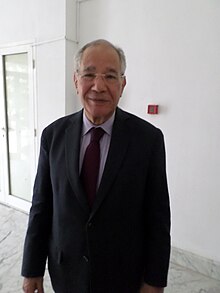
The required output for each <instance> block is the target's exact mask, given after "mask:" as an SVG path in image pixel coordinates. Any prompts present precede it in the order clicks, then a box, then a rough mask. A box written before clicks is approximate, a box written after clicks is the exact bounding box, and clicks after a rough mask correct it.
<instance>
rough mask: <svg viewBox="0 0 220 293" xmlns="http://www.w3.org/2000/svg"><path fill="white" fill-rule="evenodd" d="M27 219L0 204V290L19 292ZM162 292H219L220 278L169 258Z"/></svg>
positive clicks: (49, 291)
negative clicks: (177, 263) (173, 261)
mask: <svg viewBox="0 0 220 293" xmlns="http://www.w3.org/2000/svg"><path fill="white" fill-rule="evenodd" d="M27 220H28V218H27V215H26V214H25V213H22V212H20V211H17V210H15V209H13V208H10V207H7V206H4V205H1V204H0V293H15V292H16V293H18V292H22V289H21V286H22V278H21V276H20V268H21V257H22V247H23V240H24V234H25V231H26V226H27ZM44 282H45V293H52V292H53V291H52V289H51V287H50V281H49V277H48V274H46V277H45V281H44ZM103 293H104V292H103ZM165 293H220V280H214V279H211V278H208V277H206V276H204V275H201V274H199V273H196V272H193V271H190V270H187V269H186V268H184V267H180V266H178V265H175V264H174V263H172V262H171V264H170V271H169V283H168V287H167V288H166V290H165Z"/></svg>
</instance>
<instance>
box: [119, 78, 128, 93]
mask: <svg viewBox="0 0 220 293" xmlns="http://www.w3.org/2000/svg"><path fill="white" fill-rule="evenodd" d="M126 83H127V81H126V77H125V76H124V77H123V81H122V85H121V95H120V96H122V93H123V91H124V88H125V86H126Z"/></svg>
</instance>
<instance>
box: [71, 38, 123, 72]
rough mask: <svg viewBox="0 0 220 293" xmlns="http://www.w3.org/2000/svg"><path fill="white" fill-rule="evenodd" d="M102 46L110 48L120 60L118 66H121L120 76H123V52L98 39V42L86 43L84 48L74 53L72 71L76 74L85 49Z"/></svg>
mask: <svg viewBox="0 0 220 293" xmlns="http://www.w3.org/2000/svg"><path fill="white" fill-rule="evenodd" d="M102 44H104V45H108V46H109V47H112V48H113V49H114V50H115V51H116V52H117V54H118V56H119V60H120V65H121V74H124V73H125V70H126V58H125V54H124V51H123V50H122V49H121V48H119V47H117V46H115V45H113V44H112V43H110V42H109V41H106V40H104V39H98V40H95V41H92V42H90V43H87V44H86V45H85V46H83V47H82V48H81V49H80V50H79V51H78V52H77V53H76V55H75V56H74V70H75V71H76V72H77V71H78V70H79V68H80V63H81V61H82V56H83V53H84V51H85V50H86V49H87V48H89V47H95V46H98V45H102Z"/></svg>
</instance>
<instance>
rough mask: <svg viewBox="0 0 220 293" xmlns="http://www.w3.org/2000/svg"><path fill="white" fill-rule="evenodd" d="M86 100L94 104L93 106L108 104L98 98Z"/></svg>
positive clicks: (106, 101)
mask: <svg viewBox="0 0 220 293" xmlns="http://www.w3.org/2000/svg"><path fill="white" fill-rule="evenodd" d="M88 100H89V101H90V102H92V103H95V104H106V103H108V102H109V101H108V100H106V99H100V98H88Z"/></svg>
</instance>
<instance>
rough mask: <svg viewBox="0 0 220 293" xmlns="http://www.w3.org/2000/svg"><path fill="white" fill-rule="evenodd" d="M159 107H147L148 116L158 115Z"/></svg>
mask: <svg viewBox="0 0 220 293" xmlns="http://www.w3.org/2000/svg"><path fill="white" fill-rule="evenodd" d="M158 108H159V106H158V105H148V107H147V113H148V114H158Z"/></svg>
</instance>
